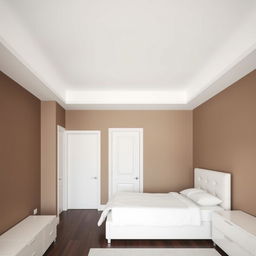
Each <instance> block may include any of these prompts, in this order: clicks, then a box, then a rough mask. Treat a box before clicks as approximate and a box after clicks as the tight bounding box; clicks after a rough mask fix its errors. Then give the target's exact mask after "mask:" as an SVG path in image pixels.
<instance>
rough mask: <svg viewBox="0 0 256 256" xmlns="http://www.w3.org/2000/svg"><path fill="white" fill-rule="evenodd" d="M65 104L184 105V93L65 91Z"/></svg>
mask: <svg viewBox="0 0 256 256" xmlns="http://www.w3.org/2000/svg"><path fill="white" fill-rule="evenodd" d="M65 102H66V104H186V103H187V94H186V92H184V91H176V92H175V91H67V93H66V100H65Z"/></svg>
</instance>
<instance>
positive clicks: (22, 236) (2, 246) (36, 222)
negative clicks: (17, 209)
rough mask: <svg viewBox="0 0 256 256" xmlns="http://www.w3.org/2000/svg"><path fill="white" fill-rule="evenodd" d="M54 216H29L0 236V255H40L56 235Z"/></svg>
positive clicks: (56, 219)
mask: <svg viewBox="0 0 256 256" xmlns="http://www.w3.org/2000/svg"><path fill="white" fill-rule="evenodd" d="M57 224H58V218H57V217H56V216H39V215H37V216H29V217H27V218H26V219H24V220H23V221H21V222H19V223H18V224H17V225H15V226H14V227H13V228H11V229H9V230H8V231H6V232H5V233H4V234H2V235H1V236H0V256H42V255H43V254H44V253H45V252H46V250H47V249H48V248H49V246H50V245H51V244H52V242H53V241H55V240H56V237H57Z"/></svg>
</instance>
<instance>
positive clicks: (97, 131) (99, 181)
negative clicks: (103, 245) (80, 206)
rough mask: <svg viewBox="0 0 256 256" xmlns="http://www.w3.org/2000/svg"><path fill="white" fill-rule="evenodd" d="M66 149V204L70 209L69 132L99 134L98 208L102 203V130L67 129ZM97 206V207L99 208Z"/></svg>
mask: <svg viewBox="0 0 256 256" xmlns="http://www.w3.org/2000/svg"><path fill="white" fill-rule="evenodd" d="M65 133H66V144H65V145H66V147H65V148H66V150H65V156H66V157H65V159H66V161H65V162H66V164H65V166H66V168H65V170H66V172H65V177H66V191H65V194H66V206H67V209H68V178H69V170H68V134H97V135H98V138H99V139H98V170H97V175H98V186H97V192H98V198H97V208H99V207H100V205H101V131H99V130H68V131H67V130H66V132H65ZM97 208H96V209H97Z"/></svg>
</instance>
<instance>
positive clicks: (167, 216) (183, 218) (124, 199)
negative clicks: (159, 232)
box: [98, 192, 201, 226]
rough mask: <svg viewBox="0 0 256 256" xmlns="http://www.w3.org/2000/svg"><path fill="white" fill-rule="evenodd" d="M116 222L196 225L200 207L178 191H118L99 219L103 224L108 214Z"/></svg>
mask: <svg viewBox="0 0 256 256" xmlns="http://www.w3.org/2000/svg"><path fill="white" fill-rule="evenodd" d="M110 212H111V215H112V222H113V224H115V225H132V226H136V225H150V226H187V225H191V226H196V225H200V224H201V216H200V208H199V207H198V206H197V205H196V204H194V203H193V202H192V201H191V200H190V199H188V198H186V197H184V196H182V195H180V194H179V193H176V192H171V193H168V194H153V193H131V192H121V193H118V194H116V195H115V196H114V197H113V198H112V199H111V200H110V201H109V202H108V203H107V205H106V208H105V209H104V211H103V212H102V214H101V217H100V219H99V221H98V226H100V225H101V224H102V223H103V222H104V220H105V219H106V217H107V216H108V214H110Z"/></svg>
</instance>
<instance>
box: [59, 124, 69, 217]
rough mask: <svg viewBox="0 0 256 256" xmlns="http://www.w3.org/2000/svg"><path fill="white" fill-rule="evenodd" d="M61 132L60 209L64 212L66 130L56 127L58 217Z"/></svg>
mask: <svg viewBox="0 0 256 256" xmlns="http://www.w3.org/2000/svg"><path fill="white" fill-rule="evenodd" d="M60 132H63V134H64V140H63V154H64V155H63V159H62V161H63V163H62V166H63V173H62V203H63V205H62V208H63V211H66V210H67V209H66V205H65V200H64V199H65V178H64V177H65V173H66V171H65V169H66V160H65V158H66V149H65V144H66V130H65V128H64V127H62V126H60V125H57V215H59V208H60V207H59V173H60V169H59V161H60V147H59V133H60Z"/></svg>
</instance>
